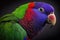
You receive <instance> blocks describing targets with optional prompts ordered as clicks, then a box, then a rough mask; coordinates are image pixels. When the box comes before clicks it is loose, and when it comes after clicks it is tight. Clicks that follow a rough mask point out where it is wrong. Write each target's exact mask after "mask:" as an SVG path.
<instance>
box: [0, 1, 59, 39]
mask: <svg viewBox="0 0 60 40" xmlns="http://www.w3.org/2000/svg"><path fill="white" fill-rule="evenodd" d="M32 1H40V2H46V3H49V4H51V5H52V6H53V7H54V8H55V14H56V17H57V23H56V25H55V26H54V27H52V28H51V27H48V26H47V27H45V29H43V32H41V33H39V34H38V35H37V37H35V38H34V39H33V40H43V39H44V40H49V39H50V40H51V39H56V40H57V39H59V34H60V33H59V32H60V9H59V8H60V4H59V2H60V1H59V0H29V1H28V0H12V1H11V0H0V17H1V16H3V15H5V14H8V13H11V12H12V11H14V10H15V9H16V8H17V7H18V6H20V5H22V4H24V3H28V2H32Z"/></svg>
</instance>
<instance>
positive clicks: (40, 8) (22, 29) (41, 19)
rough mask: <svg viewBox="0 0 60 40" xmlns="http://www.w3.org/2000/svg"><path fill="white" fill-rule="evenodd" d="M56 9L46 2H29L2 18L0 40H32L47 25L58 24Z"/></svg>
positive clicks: (0, 20) (0, 21) (0, 19)
mask: <svg viewBox="0 0 60 40" xmlns="http://www.w3.org/2000/svg"><path fill="white" fill-rule="evenodd" d="M54 12H55V9H54V7H53V6H52V5H50V4H48V3H45V2H29V3H25V4H23V5H20V6H19V7H17V8H16V9H15V10H14V11H13V12H12V13H11V14H6V15H4V16H2V17H1V18H0V40H32V38H33V37H34V36H36V35H37V33H38V32H39V31H41V30H42V28H44V26H45V24H46V23H47V24H52V25H55V24H56V16H55V14H54Z"/></svg>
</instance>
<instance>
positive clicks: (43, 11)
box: [29, 2, 56, 25]
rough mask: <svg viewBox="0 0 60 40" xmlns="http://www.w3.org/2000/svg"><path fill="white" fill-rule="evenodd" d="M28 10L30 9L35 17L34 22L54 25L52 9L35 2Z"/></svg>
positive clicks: (48, 5)
mask: <svg viewBox="0 0 60 40" xmlns="http://www.w3.org/2000/svg"><path fill="white" fill-rule="evenodd" d="M30 5H31V6H30ZM30 5H29V8H31V9H32V11H33V12H34V14H35V15H36V17H35V20H36V21H37V22H40V23H41V24H44V22H47V23H51V24H52V25H55V24H56V16H55V14H54V8H53V7H52V6H51V5H50V4H47V3H44V2H35V3H31V4H30Z"/></svg>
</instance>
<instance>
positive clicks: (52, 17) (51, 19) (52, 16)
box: [48, 12, 56, 25]
mask: <svg viewBox="0 0 60 40" xmlns="http://www.w3.org/2000/svg"><path fill="white" fill-rule="evenodd" d="M48 22H50V23H51V24H52V25H55V24H56V16H55V14H54V12H52V13H50V14H49V15H48Z"/></svg>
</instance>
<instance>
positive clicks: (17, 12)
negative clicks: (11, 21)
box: [12, 3, 28, 19]
mask: <svg viewBox="0 0 60 40" xmlns="http://www.w3.org/2000/svg"><path fill="white" fill-rule="evenodd" d="M27 8H28V3H27V4H24V5H21V6H19V7H18V8H16V10H14V11H13V12H12V13H13V14H14V15H15V16H16V17H18V18H19V19H22V18H23V17H24V14H25V11H26V9H27Z"/></svg>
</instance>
